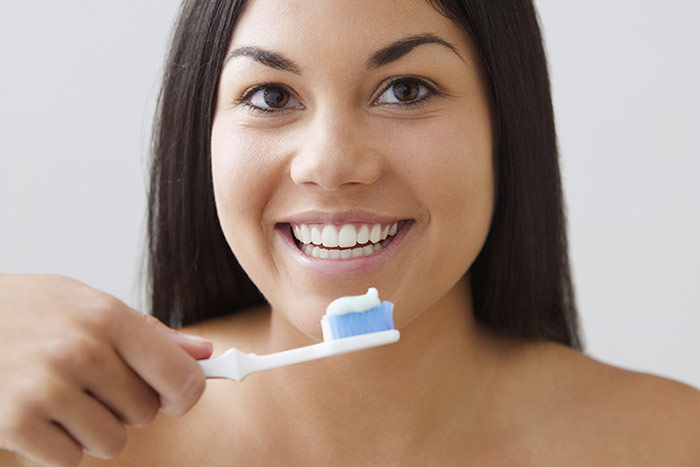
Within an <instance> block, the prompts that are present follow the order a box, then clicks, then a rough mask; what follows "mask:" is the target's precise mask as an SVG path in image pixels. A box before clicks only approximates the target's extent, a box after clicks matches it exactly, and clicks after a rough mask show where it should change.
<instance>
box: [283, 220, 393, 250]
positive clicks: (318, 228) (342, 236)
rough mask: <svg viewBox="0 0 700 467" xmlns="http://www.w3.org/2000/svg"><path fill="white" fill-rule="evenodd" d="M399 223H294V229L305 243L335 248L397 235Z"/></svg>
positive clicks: (297, 236) (296, 234)
mask: <svg viewBox="0 0 700 467" xmlns="http://www.w3.org/2000/svg"><path fill="white" fill-rule="evenodd" d="M398 227H399V223H398V222H394V223H393V224H387V225H385V226H384V227H382V225H381V224H342V225H333V224H325V225H319V224H312V225H308V224H294V225H292V231H293V232H294V236H295V237H296V239H297V240H299V241H300V242H301V243H303V244H304V245H308V244H309V243H313V244H314V245H323V246H325V247H329V248H333V247H340V248H352V247H354V246H355V245H357V244H360V245H362V244H365V243H367V242H372V243H379V242H381V241H382V240H386V238H387V237H388V236H393V235H396V232H397V231H398Z"/></svg>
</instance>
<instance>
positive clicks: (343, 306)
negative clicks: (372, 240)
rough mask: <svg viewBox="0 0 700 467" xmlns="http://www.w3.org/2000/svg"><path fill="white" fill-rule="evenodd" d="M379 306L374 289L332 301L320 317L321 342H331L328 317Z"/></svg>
mask: <svg viewBox="0 0 700 467" xmlns="http://www.w3.org/2000/svg"><path fill="white" fill-rule="evenodd" d="M331 251H333V250H331ZM380 304H381V301H380V300H379V292H377V289H375V288H374V287H371V288H369V289H367V293H366V294H364V295H351V296H347V297H340V298H336V299H335V300H333V301H332V302H331V303H330V304H329V305H328V307H327V308H326V314H325V315H323V316H322V317H321V331H322V332H323V340H324V341H326V342H328V341H330V340H333V332H332V331H331V323H330V319H329V316H334V315H336V316H337V315H345V314H347V313H353V312H363V311H366V310H370V309H372V308H375V307H378V306H379V305H380Z"/></svg>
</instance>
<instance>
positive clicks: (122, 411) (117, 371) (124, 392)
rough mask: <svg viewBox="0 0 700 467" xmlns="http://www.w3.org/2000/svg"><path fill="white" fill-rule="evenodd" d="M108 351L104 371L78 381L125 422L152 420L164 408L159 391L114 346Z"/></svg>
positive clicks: (140, 423) (102, 361)
mask: <svg viewBox="0 0 700 467" xmlns="http://www.w3.org/2000/svg"><path fill="white" fill-rule="evenodd" d="M104 354H105V355H104V356H102V357H100V359H99V361H100V369H101V370H102V371H100V372H96V371H91V372H87V373H84V374H81V375H79V376H77V378H79V379H78V381H80V383H81V384H82V385H83V387H85V388H86V389H87V390H88V391H89V392H90V393H91V394H92V395H93V396H94V397H96V398H97V399H98V400H99V401H101V402H102V403H103V404H104V405H106V406H107V407H108V408H109V409H110V410H111V411H112V412H114V414H116V415H117V416H118V417H119V419H120V420H121V421H122V422H124V423H126V424H128V425H132V426H145V425H147V424H149V423H150V422H152V421H153V419H154V418H155V417H156V415H157V414H158V410H159V409H160V399H159V397H158V394H157V393H156V392H155V391H154V390H153V389H152V388H151V387H150V386H149V385H148V384H147V383H146V382H145V381H144V380H143V379H142V378H141V377H140V376H139V375H138V374H136V372H135V371H134V370H132V369H131V367H129V366H128V365H127V364H126V362H124V361H123V360H122V359H121V358H120V357H119V356H118V355H117V354H116V353H115V352H114V351H113V349H111V348H110V349H109V350H107V351H105V352H104Z"/></svg>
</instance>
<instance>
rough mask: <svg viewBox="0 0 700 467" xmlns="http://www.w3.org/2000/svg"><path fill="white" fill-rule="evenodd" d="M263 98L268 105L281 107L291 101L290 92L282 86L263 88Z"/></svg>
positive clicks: (274, 107)
mask: <svg viewBox="0 0 700 467" xmlns="http://www.w3.org/2000/svg"><path fill="white" fill-rule="evenodd" d="M263 99H264V100H265V104H267V105H268V107H272V108H273V109H281V108H283V107H284V106H285V105H287V102H289V93H288V92H287V91H285V90H284V89H281V88H267V89H264V90H263Z"/></svg>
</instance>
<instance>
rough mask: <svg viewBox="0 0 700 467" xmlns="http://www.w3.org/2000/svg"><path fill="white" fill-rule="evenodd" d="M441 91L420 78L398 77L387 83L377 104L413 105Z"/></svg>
mask: <svg viewBox="0 0 700 467" xmlns="http://www.w3.org/2000/svg"><path fill="white" fill-rule="evenodd" d="M438 94H439V92H438V91H436V90H435V88H433V87H432V86H431V85H429V84H427V83H426V82H425V81H423V80H421V79H418V78H398V79H395V80H394V81H392V82H390V83H389V84H388V85H386V88H385V89H384V91H383V92H382V94H381V95H380V96H379V97H378V98H377V100H376V101H375V102H374V103H375V104H380V105H381V104H392V105H403V106H412V105H415V104H419V103H423V102H426V101H427V99H430V98H431V97H433V96H435V95H438Z"/></svg>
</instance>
